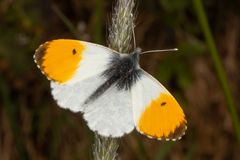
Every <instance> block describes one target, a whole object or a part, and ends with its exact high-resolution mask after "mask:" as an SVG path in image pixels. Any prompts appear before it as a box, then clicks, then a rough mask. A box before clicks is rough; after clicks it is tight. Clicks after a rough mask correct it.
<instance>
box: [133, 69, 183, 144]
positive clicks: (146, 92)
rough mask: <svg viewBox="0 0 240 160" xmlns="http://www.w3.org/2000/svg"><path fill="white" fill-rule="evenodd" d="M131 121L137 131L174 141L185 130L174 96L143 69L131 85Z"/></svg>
mask: <svg viewBox="0 0 240 160" xmlns="http://www.w3.org/2000/svg"><path fill="white" fill-rule="evenodd" d="M131 93H132V103H133V114H134V123H135V126H136V128H137V130H138V131H139V132H141V133H142V134H144V135H147V136H149V137H152V138H157V139H164V140H169V139H171V140H176V139H179V138H181V136H182V135H183V134H184V133H185V130H186V128H187V127H186V123H187V121H186V119H185V115H184V113H183V110H182V109H181V107H180V105H179V104H178V102H177V101H176V100H175V98H174V97H173V96H172V95H171V94H170V93H169V92H168V91H167V90H166V89H165V88H164V87H163V86H162V85H161V84H160V83H159V82H158V81H157V80H156V79H154V78H153V77H152V76H150V75H149V74H147V73H146V72H144V74H143V75H142V76H141V78H140V79H139V81H138V82H137V83H136V84H135V85H134V86H133V88H132V90H131Z"/></svg>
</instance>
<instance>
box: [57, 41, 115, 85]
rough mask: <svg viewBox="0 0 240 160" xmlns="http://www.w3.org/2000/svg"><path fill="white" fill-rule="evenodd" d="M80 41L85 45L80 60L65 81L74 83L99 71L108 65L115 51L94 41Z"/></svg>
mask: <svg viewBox="0 0 240 160" xmlns="http://www.w3.org/2000/svg"><path fill="white" fill-rule="evenodd" d="M80 43H82V44H84V45H85V49H84V51H83V54H82V60H81V62H80V63H79V66H78V69H77V71H76V73H75V75H74V77H73V78H72V79H71V80H69V81H68V82H67V83H68V84H69V83H76V82H78V81H81V80H84V79H87V78H89V77H92V76H95V75H97V74H99V73H101V72H102V71H104V70H105V69H106V68H107V67H108V66H107V64H108V63H109V60H110V57H111V56H112V54H114V53H117V52H116V51H114V50H111V49H110V48H107V47H104V46H101V45H97V44H94V43H89V42H85V41H80ZM59 63H61V62H59Z"/></svg>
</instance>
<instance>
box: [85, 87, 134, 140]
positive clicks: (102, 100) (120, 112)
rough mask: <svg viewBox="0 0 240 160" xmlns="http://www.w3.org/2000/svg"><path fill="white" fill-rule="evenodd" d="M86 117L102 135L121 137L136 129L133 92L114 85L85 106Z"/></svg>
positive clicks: (94, 129) (89, 123)
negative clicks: (132, 99)
mask: <svg viewBox="0 0 240 160" xmlns="http://www.w3.org/2000/svg"><path fill="white" fill-rule="evenodd" d="M84 108H85V109H84V116H83V117H84V119H85V120H86V121H87V122H88V126H89V127H90V128H91V130H93V131H96V132H97V133H98V134H100V135H102V136H110V137H121V136H123V135H124V134H127V133H129V132H131V131H132V130H133V129H134V122H133V116H132V115H133V113H132V101H131V93H130V91H129V90H128V91H127V90H119V88H118V87H117V86H116V85H112V86H111V87H110V88H109V89H108V90H106V91H105V92H104V94H102V95H101V97H99V98H98V99H96V100H94V101H92V102H90V103H89V104H88V105H87V106H86V107H84Z"/></svg>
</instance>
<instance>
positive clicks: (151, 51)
mask: <svg viewBox="0 0 240 160" xmlns="http://www.w3.org/2000/svg"><path fill="white" fill-rule="evenodd" d="M173 51H178V49H177V48H172V49H159V50H150V51H145V52H141V53H140V54H145V53H156V52H173Z"/></svg>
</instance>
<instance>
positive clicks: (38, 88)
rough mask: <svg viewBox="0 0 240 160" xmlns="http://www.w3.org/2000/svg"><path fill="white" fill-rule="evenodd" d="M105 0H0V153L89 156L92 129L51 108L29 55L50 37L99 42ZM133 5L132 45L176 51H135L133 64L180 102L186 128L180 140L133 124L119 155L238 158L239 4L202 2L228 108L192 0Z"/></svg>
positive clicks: (38, 157) (40, 159) (40, 158)
mask: <svg viewBox="0 0 240 160" xmlns="http://www.w3.org/2000/svg"><path fill="white" fill-rule="evenodd" d="M197 1H199V0H197ZM113 2H114V1H110V0H106V1H104V0H88V1H84V0H71V1H63V0H59V1H51V0H42V1H39V0H36V1H34V0H1V1H0V33H1V36H0V159H1V160H2V159H3V160H8V159H14V160H15V159H20V160H21V159H23V160H25V159H33V160H45V159H53V160H55V159H61V160H68V159H81V160H85V159H91V155H92V153H91V152H92V143H93V139H94V136H93V133H92V132H91V131H90V130H89V129H88V127H87V126H86V124H85V122H84V121H83V119H82V117H81V115H80V114H74V113H71V112H70V111H67V110H63V109H61V108H59V107H57V105H56V104H55V102H54V101H53V99H52V97H51V94H50V88H49V82H48V81H47V80H46V78H45V77H44V76H43V75H42V74H41V72H40V71H39V70H38V69H37V67H36V65H35V64H34V62H33V59H32V56H33V54H34V50H35V49H36V48H37V47H38V46H39V45H40V44H41V43H43V42H45V41H48V40H51V39H56V38H75V39H81V40H85V41H91V42H97V43H100V44H106V43H105V39H106V37H107V34H108V33H107V29H106V26H107V25H106V24H107V23H109V18H110V17H109V15H110V12H111V9H112V5H113ZM200 2H201V1H200ZM137 3H138V7H137V23H136V24H137V26H136V31H135V32H136V40H137V44H138V45H139V46H140V47H141V48H143V50H150V49H164V48H175V47H178V48H179V52H178V53H171V54H167V53H166V54H148V55H143V56H142V57H141V65H142V67H143V68H144V69H145V70H146V71H148V72H149V73H151V74H152V75H154V76H155V77H156V78H157V79H158V80H159V81H161V82H162V83H163V84H164V85H165V86H166V87H167V88H168V89H169V90H170V91H171V92H172V93H173V95H174V96H175V97H176V98H177V99H178V101H179V102H180V103H181V104H182V106H183V109H184V111H185V112H186V115H187V119H188V131H187V134H186V135H185V136H184V137H183V139H182V140H181V141H178V142H161V141H156V140H152V139H148V138H146V137H144V136H141V135H140V134H138V133H137V132H133V133H131V134H129V135H126V136H125V137H124V138H122V139H121V141H120V149H119V153H120V157H121V159H123V160H130V159H131V160H133V159H139V160H147V159H154V160H160V159H189V160H190V159H236V160H237V159H239V158H240V157H239V154H238V152H239V150H240V147H239V142H238V141H237V138H236V132H235V129H234V126H233V124H232V117H234V115H237V114H239V113H240V101H239V99H240V93H239V90H240V74H239V68H240V64H239V60H240V56H239V55H240V53H239V52H240V47H239V46H240V12H239V9H238V7H239V6H240V2H239V1H234V0H230V1H227V0H225V1H221V3H220V2H219V1H217V0H209V1H202V3H203V6H204V9H205V10H203V12H204V14H205V15H206V16H207V19H208V22H209V24H208V27H209V28H208V30H209V32H210V34H211V37H212V38H213V40H212V41H213V42H214V43H215V44H214V45H215V46H216V48H217V49H216V50H217V56H218V58H220V59H219V60H220V61H219V62H220V63H219V64H220V65H221V66H220V67H221V68H222V69H223V71H224V72H225V73H224V74H225V75H226V82H228V83H226V82H224V83H226V85H227V90H228V92H229V93H228V96H229V97H230V99H231V100H230V101H234V102H233V103H234V104H233V106H236V107H233V108H235V109H233V110H231V109H230V111H231V114H229V112H228V106H229V98H228V101H226V99H225V95H226V94H224V92H223V90H222V83H220V82H221V78H220V79H219V76H218V75H219V74H217V73H218V72H216V70H215V62H214V58H213V59H212V57H211V52H212V51H211V49H210V46H209V41H208V40H206V38H207V36H206V34H205V32H204V29H203V27H202V25H201V20H200V21H199V20H198V13H197V12H198V11H197V9H196V0H181V1H179V0H151V1H143V0H139V1H137ZM228 86H229V87H228ZM225 92H226V89H225ZM230 105H231V104H230ZM233 119H236V120H235V121H236V123H235V128H236V126H237V123H238V121H237V118H233Z"/></svg>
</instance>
